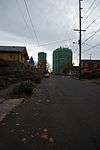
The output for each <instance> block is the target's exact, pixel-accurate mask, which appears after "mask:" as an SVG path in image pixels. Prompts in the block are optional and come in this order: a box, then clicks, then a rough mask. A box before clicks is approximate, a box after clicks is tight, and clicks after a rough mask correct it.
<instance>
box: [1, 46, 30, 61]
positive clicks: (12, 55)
mask: <svg viewBox="0 0 100 150" xmlns="http://www.w3.org/2000/svg"><path fill="white" fill-rule="evenodd" d="M0 59H1V60H5V61H18V62H22V63H25V62H26V61H27V60H28V59H29V57H28V53H27V50H26V47H19V46H0Z"/></svg>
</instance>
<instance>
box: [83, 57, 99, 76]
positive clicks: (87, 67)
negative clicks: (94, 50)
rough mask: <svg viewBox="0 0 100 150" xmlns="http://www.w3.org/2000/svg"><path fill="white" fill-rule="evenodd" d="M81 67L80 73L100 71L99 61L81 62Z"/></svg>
mask: <svg viewBox="0 0 100 150" xmlns="http://www.w3.org/2000/svg"><path fill="white" fill-rule="evenodd" d="M81 63H82V66H81V69H82V72H83V73H84V72H86V71H98V70H100V60H86V59H85V60H81Z"/></svg>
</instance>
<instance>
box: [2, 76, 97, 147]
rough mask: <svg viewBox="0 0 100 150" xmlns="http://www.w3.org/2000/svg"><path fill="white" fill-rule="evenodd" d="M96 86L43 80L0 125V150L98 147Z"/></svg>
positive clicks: (63, 78) (59, 79)
mask: <svg viewBox="0 0 100 150" xmlns="http://www.w3.org/2000/svg"><path fill="white" fill-rule="evenodd" d="M99 149H100V86H99V85H95V84H90V83H86V82H82V81H81V82H80V81H78V80H72V79H66V77H59V76H58V77H52V78H50V79H44V80H43V82H42V84H41V85H39V89H38V90H37V91H36V93H35V94H34V96H32V97H31V98H30V99H28V100H27V101H26V102H25V103H24V104H21V105H20V106H19V107H17V108H16V109H14V110H13V111H12V112H11V114H10V115H8V116H7V118H6V119H4V121H3V122H2V124H1V125H0V150H99Z"/></svg>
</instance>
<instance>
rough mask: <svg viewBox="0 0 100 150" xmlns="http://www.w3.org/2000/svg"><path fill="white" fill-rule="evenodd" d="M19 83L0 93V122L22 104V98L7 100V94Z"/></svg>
mask: <svg viewBox="0 0 100 150" xmlns="http://www.w3.org/2000/svg"><path fill="white" fill-rule="evenodd" d="M18 84H19V83H16V84H13V85H11V86H10V87H8V88H6V89H4V90H1V91H0V122H1V121H2V120H3V119H4V118H5V117H6V115H7V114H9V113H10V112H11V111H12V109H13V108H15V107H16V106H18V105H19V104H20V103H22V102H23V101H24V100H25V99H24V98H16V99H9V98H7V96H8V94H9V93H11V92H12V90H13V88H14V87H15V86H16V85H18Z"/></svg>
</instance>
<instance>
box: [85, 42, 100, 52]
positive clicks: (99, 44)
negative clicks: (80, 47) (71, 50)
mask: <svg viewBox="0 0 100 150" xmlns="http://www.w3.org/2000/svg"><path fill="white" fill-rule="evenodd" d="M98 46H100V44H96V45H94V46H92V47H90V48H89V49H87V50H85V51H84V52H83V53H85V52H87V51H90V50H92V49H93V48H96V47H98Z"/></svg>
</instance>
